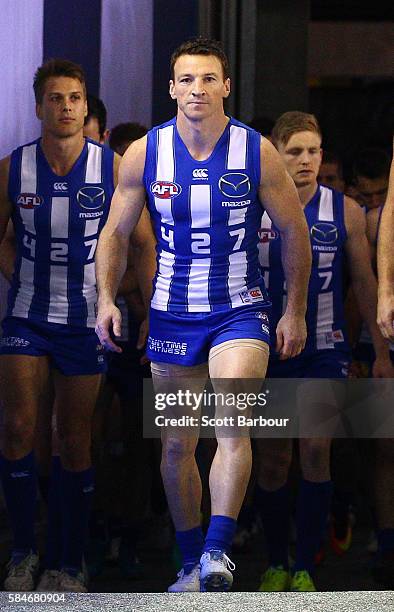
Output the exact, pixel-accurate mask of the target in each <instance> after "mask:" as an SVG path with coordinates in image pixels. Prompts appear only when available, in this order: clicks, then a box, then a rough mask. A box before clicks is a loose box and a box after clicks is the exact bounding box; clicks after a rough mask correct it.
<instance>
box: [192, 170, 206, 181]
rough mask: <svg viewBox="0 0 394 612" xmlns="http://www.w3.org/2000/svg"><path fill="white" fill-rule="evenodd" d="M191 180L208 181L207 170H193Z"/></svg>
mask: <svg viewBox="0 0 394 612" xmlns="http://www.w3.org/2000/svg"><path fill="white" fill-rule="evenodd" d="M193 180H194V181H195V180H200V181H207V180H208V169H207V168H195V169H194V170H193Z"/></svg>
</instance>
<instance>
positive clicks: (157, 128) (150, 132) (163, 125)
mask: <svg viewBox="0 0 394 612" xmlns="http://www.w3.org/2000/svg"><path fill="white" fill-rule="evenodd" d="M175 125H176V117H172V119H169V120H168V121H165V122H164V123H160V124H159V125H154V126H153V127H152V128H151V129H150V130H148V132H147V136H148V138H149V137H151V136H153V135H155V134H157V132H158V131H160V130H164V129H166V128H170V127H175Z"/></svg>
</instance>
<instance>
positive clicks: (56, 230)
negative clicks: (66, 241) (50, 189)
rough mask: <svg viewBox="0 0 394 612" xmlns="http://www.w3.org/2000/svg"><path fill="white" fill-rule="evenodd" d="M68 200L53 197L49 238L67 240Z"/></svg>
mask: <svg viewBox="0 0 394 612" xmlns="http://www.w3.org/2000/svg"><path fill="white" fill-rule="evenodd" d="M69 213H70V200H69V198H65V197H59V196H58V197H56V196H55V197H53V198H52V206H51V238H68V219H69Z"/></svg>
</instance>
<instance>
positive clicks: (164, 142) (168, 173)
mask: <svg viewBox="0 0 394 612" xmlns="http://www.w3.org/2000/svg"><path fill="white" fill-rule="evenodd" d="M174 178H175V155H174V126H173V125H168V126H167V127H165V128H162V129H160V130H158V131H157V169H156V180H157V181H168V182H173V181H174ZM171 207H172V199H171V198H168V199H163V200H162V199H160V198H155V208H156V210H157V212H158V213H159V214H160V216H161V221H162V223H166V224H167V225H174V218H173V216H172V208H171Z"/></svg>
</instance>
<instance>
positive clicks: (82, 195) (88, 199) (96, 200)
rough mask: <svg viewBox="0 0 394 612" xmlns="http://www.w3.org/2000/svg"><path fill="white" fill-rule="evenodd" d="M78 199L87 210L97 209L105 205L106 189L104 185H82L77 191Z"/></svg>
mask: <svg viewBox="0 0 394 612" xmlns="http://www.w3.org/2000/svg"><path fill="white" fill-rule="evenodd" d="M77 200H78V203H79V205H80V206H81V207H82V208H84V209H85V210H97V209H99V208H101V207H102V206H103V205H104V202H105V191H104V189H103V188H102V187H96V186H95V185H88V186H85V187H81V189H80V190H79V191H78V193H77Z"/></svg>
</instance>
